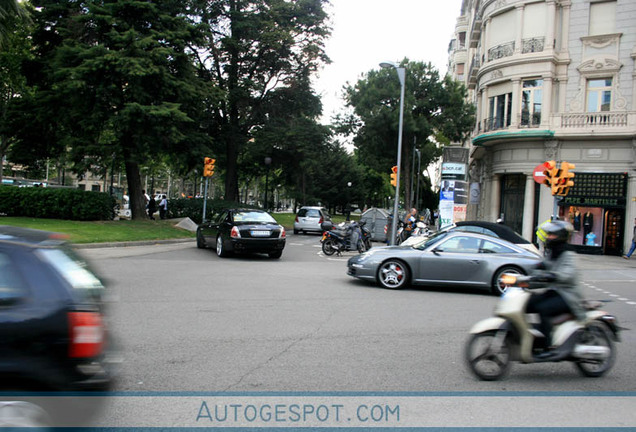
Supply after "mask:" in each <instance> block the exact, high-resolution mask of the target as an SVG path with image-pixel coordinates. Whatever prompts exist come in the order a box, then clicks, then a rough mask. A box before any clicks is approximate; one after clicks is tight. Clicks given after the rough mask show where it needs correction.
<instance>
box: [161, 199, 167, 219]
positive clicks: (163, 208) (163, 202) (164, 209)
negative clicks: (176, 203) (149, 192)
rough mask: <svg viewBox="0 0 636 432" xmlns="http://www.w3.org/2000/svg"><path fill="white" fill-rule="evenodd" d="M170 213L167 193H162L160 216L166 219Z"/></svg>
mask: <svg viewBox="0 0 636 432" xmlns="http://www.w3.org/2000/svg"><path fill="white" fill-rule="evenodd" d="M167 214H168V199H167V197H166V195H165V194H164V195H161V201H159V217H160V218H161V219H165V218H166V216H167Z"/></svg>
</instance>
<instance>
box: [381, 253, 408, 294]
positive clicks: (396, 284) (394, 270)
mask: <svg viewBox="0 0 636 432" xmlns="http://www.w3.org/2000/svg"><path fill="white" fill-rule="evenodd" d="M377 279H378V283H379V284H380V285H381V286H382V287H383V288H389V289H402V288H404V287H405V286H406V284H407V283H408V280H409V269H408V267H406V264H404V263H403V262H402V261H400V260H396V259H390V260H388V261H385V262H383V263H382V265H380V268H378V274H377Z"/></svg>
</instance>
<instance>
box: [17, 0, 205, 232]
mask: <svg viewBox="0 0 636 432" xmlns="http://www.w3.org/2000/svg"><path fill="white" fill-rule="evenodd" d="M34 3H35V6H36V7H37V9H38V11H39V12H38V13H37V14H35V16H34V21H35V24H36V27H37V29H36V32H35V34H34V42H35V43H36V45H37V54H38V58H37V61H36V62H34V64H32V65H31V69H32V72H33V85H34V86H37V89H38V91H37V93H36V95H35V96H34V98H33V99H32V100H30V101H28V103H26V104H25V105H24V106H23V107H22V109H21V111H20V114H21V116H22V122H21V123H22V126H25V125H27V124H28V125H31V126H30V127H29V128H28V129H29V130H30V132H25V128H24V127H22V129H21V130H22V131H23V132H24V133H23V135H22V138H23V139H22V144H23V146H22V149H21V150H22V152H21V153H22V155H23V157H24V156H32V157H33V159H34V160H36V159H37V156H36V155H33V154H32V152H33V151H38V152H39V153H38V154H39V156H40V157H41V156H42V155H47V156H49V155H51V156H58V157H59V156H61V155H64V156H65V157H66V158H68V159H69V160H70V161H71V162H72V163H73V166H74V168H75V170H76V172H78V173H81V172H83V171H84V170H86V169H88V168H91V167H92V168H93V169H97V170H98V171H100V170H101V171H102V172H103V171H104V169H105V168H106V167H108V166H109V165H111V164H112V163H113V161H114V163H116V164H119V163H123V165H124V166H125V171H126V178H127V181H128V193H129V195H130V204H131V210H132V217H133V219H139V218H144V217H146V215H145V211H144V197H143V195H142V194H141V179H140V172H139V169H140V165H142V164H144V163H146V162H148V161H149V160H152V159H155V158H156V159H160V158H162V156H164V155H175V154H176V155H179V158H181V159H183V162H184V163H185V164H187V163H190V164H194V160H195V155H202V154H203V153H204V152H205V150H204V149H205V148H206V147H207V146H209V144H210V140H209V138H208V137H207V135H206V134H204V133H203V132H202V131H201V130H200V124H199V119H198V116H199V115H200V113H202V112H204V111H205V109H204V108H205V106H204V105H203V101H204V100H205V99H206V98H208V97H211V96H210V94H211V86H210V85H209V84H207V85H204V84H203V82H202V81H201V80H200V79H199V78H198V77H197V76H196V73H195V72H196V71H195V69H194V67H193V61H192V55H193V53H192V51H190V50H189V49H188V47H189V44H191V43H193V42H196V41H197V38H198V35H199V33H198V28H197V26H196V25H193V24H192V22H190V21H189V19H188V17H187V15H186V13H187V12H188V11H187V9H186V6H187V3H184V2H181V1H178V0H165V1H161V2H148V1H142V0H103V1H100V0H88V1H84V2H61V3H60V2H58V1H55V0H38V1H35V2H34ZM18 117H19V115H18ZM33 131H37V133H35V134H34V133H33ZM38 135H39V136H40V138H42V137H46V138H45V139H44V140H40V141H37V138H38ZM30 152H31V154H29V153H30Z"/></svg>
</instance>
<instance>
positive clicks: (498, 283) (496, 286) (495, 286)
mask: <svg viewBox="0 0 636 432" xmlns="http://www.w3.org/2000/svg"><path fill="white" fill-rule="evenodd" d="M506 273H507V274H514V275H523V274H525V273H524V272H522V271H521V270H519V269H518V268H517V267H512V266H505V267H502V268H500V269H499V270H497V271H496V272H495V275H494V276H493V278H492V293H493V294H494V295H496V296H500V295H502V294H503V293H504V292H506V290H507V289H508V285H506V284H505V283H503V281H502V280H501V277H502V276H503V275H504V274H506Z"/></svg>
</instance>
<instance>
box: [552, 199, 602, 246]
mask: <svg viewBox="0 0 636 432" xmlns="http://www.w3.org/2000/svg"><path fill="white" fill-rule="evenodd" d="M561 209H562V211H563V214H562V215H561V217H562V218H563V219H564V220H567V221H569V222H570V223H571V224H572V226H574V232H573V233H572V236H571V237H570V244H573V245H582V246H601V245H602V244H603V209H602V208H599V207H576V206H569V207H562V208H561Z"/></svg>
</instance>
